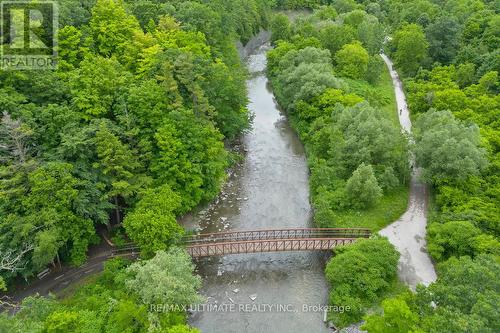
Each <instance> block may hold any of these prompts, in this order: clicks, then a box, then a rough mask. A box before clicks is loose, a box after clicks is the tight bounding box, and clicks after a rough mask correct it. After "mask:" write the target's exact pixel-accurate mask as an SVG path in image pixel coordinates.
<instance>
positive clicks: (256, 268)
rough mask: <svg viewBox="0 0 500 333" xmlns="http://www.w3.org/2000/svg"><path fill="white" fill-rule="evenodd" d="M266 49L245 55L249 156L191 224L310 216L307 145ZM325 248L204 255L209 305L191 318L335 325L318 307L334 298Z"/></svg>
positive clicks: (291, 222) (250, 223)
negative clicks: (272, 74)
mask: <svg viewBox="0 0 500 333" xmlns="http://www.w3.org/2000/svg"><path fill="white" fill-rule="evenodd" d="M268 49H269V46H268V45H264V46H262V47H260V48H258V49H256V50H255V51H254V52H253V54H251V55H250V56H249V57H248V59H247V63H248V68H249V71H250V73H251V78H250V79H249V80H248V82H247V85H248V94H249V95H248V97H249V102H250V103H249V108H250V110H251V112H252V113H253V114H254V116H255V118H254V121H253V128H252V130H251V132H249V133H248V134H246V135H245V136H244V138H243V140H242V143H241V145H242V150H243V151H245V159H244V161H242V162H241V164H240V165H239V166H237V167H236V168H234V170H233V171H232V174H231V176H230V178H229V180H228V182H227V184H226V186H225V187H224V189H223V193H222V194H221V195H220V196H219V198H218V199H217V200H216V201H215V202H214V203H212V204H211V205H210V206H209V207H207V208H206V209H204V210H202V211H201V212H200V213H198V214H196V215H194V216H191V217H187V218H186V220H185V221H184V224H185V227H186V228H187V229H197V230H199V231H200V232H217V231H225V230H254V229H267V228H269V229H272V228H294V227H309V226H311V224H312V221H311V207H310V205H309V186H308V168H307V162H306V158H305V154H304V148H303V146H302V144H301V142H300V141H299V139H298V137H297V136H296V134H295V133H294V131H293V130H292V129H291V128H290V126H289V124H288V122H287V119H286V117H285V115H284V114H283V113H281V112H280V110H279V108H278V106H277V104H276V102H275V100H274V96H273V93H272V92H271V90H270V88H269V84H268V80H267V78H266V74H265V67H266V51H267V50H268ZM324 256H325V254H324V253H323V254H320V253H313V252H283V253H257V254H244V255H230V256H224V257H213V258H208V259H200V260H198V262H197V267H198V273H199V274H200V275H201V276H202V277H203V288H202V290H201V293H202V294H203V295H204V296H205V297H206V299H207V305H206V306H205V307H204V308H200V309H198V310H199V311H195V312H194V313H193V315H192V316H191V318H190V324H191V325H193V326H196V327H198V328H200V329H201V330H202V331H203V332H204V333H224V332H231V333H232V332H235V333H236V332H238V333H240V332H252V333H265V332H274V333H282V332H314V333H321V332H330V331H329V330H328V329H327V327H326V325H325V324H324V323H323V311H322V309H319V308H318V306H324V305H326V304H327V301H328V291H327V290H328V288H327V285H326V282H325V279H324V275H323V269H324V262H325V257H324ZM252 298H254V300H252ZM305 307H307V308H305Z"/></svg>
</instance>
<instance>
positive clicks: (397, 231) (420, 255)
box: [379, 54, 436, 289]
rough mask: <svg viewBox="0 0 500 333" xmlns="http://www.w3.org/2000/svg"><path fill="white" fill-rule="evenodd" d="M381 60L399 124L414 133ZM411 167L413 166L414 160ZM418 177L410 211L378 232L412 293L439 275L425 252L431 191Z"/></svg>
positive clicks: (412, 189)
mask: <svg viewBox="0 0 500 333" xmlns="http://www.w3.org/2000/svg"><path fill="white" fill-rule="evenodd" d="M381 56H382V58H383V59H384V61H385V63H386V65H387V67H388V68H389V72H390V74H391V78H392V81H393V84H394V91H395V94H396V102H397V105H398V110H399V112H398V114H399V122H400V123H401V127H402V128H403V130H404V131H406V132H408V133H411V121H410V112H409V110H408V105H407V104H406V98H405V94H404V91H403V84H402V82H401V80H400V79H399V76H398V73H397V72H396V71H395V70H394V67H393V64H392V61H391V60H390V59H389V58H388V57H387V56H386V55H384V54H382V55H381ZM411 164H412V165H414V159H413V157H412V160H411ZM419 173H420V169H419V168H414V170H413V173H412V177H411V182H410V198H409V205H408V210H407V211H406V212H405V213H404V214H403V216H401V217H400V218H399V220H397V221H396V222H394V223H392V224H391V225H389V226H387V227H386V228H385V229H383V230H381V231H380V232H379V233H380V234H381V235H383V236H386V237H387V238H389V241H390V242H391V243H392V244H394V246H395V247H396V248H397V249H398V251H399V252H400V253H401V258H400V260H399V277H400V279H401V280H402V281H403V282H405V283H406V284H407V285H408V286H409V287H410V288H412V289H415V287H416V286H417V284H419V283H423V284H424V285H429V284H430V283H431V282H434V281H435V280H436V272H435V270H434V265H433V264H432V261H431V258H430V257H429V255H428V253H427V251H426V240H425V233H426V226H427V203H428V200H429V189H428V187H427V186H426V185H425V184H423V183H421V182H420V181H419Z"/></svg>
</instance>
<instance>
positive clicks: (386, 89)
mask: <svg viewBox="0 0 500 333" xmlns="http://www.w3.org/2000/svg"><path fill="white" fill-rule="evenodd" d="M375 87H376V89H378V90H380V91H381V92H383V93H384V95H387V96H389V103H387V104H385V105H383V106H382V110H384V111H385V112H386V114H387V115H388V116H389V117H390V118H391V121H392V122H393V123H394V124H395V125H397V126H401V125H400V123H399V116H398V106H397V104H396V95H395V92H394V86H393V84H392V78H391V74H390V73H389V69H388V68H387V66H385V65H384V70H383V71H382V75H380V80H379V82H378V83H377V84H376V86H375Z"/></svg>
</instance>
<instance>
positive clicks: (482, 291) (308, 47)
mask: <svg viewBox="0 0 500 333" xmlns="http://www.w3.org/2000/svg"><path fill="white" fill-rule="evenodd" d="M306 5H307V6H309V7H314V5H311V4H309V3H307V4H306ZM292 7H293V6H292ZM499 17H500V16H499V15H498V14H497V13H496V11H495V7H494V5H493V4H491V3H487V2H482V1H471V2H469V1H445V2H442V3H439V4H437V3H435V2H431V1H425V0H423V1H420V0H419V1H407V2H400V1H384V2H378V1H377V2H371V1H365V2H361V3H360V2H354V1H332V3H331V5H330V6H325V7H319V8H317V9H316V10H314V12H313V14H312V15H309V16H307V17H304V18H300V19H298V20H296V21H295V22H294V23H291V22H290V21H289V20H288V19H287V18H286V17H285V16H284V15H278V16H276V17H274V18H273V20H272V21H271V29H272V30H273V32H274V38H273V39H274V42H275V44H276V48H275V50H273V51H271V52H270V53H269V62H270V67H269V68H270V70H269V75H270V77H271V80H272V82H273V88H274V89H275V92H276V95H277V97H278V100H279V102H280V104H281V105H282V106H283V107H284V108H285V109H286V110H287V113H288V114H289V117H290V119H291V122H292V124H293V126H294V127H295V128H296V130H297V132H298V133H299V135H300V137H301V138H302V140H303V141H304V143H305V145H306V148H307V152H308V159H309V164H310V168H311V180H310V186H311V193H312V201H313V205H314V208H315V221H316V223H317V224H318V225H319V226H331V227H343V226H349V227H352V226H363V227H370V228H372V229H373V230H377V229H379V228H380V227H381V226H383V225H384V224H387V223H389V222H392V219H391V218H389V216H388V215H385V216H379V215H377V214H376V213H374V212H377V211H378V210H377V209H376V207H383V208H384V209H383V211H384V212H387V211H388V210H387V207H398V195H396V196H393V197H391V191H397V188H398V186H400V185H403V184H405V182H406V181H407V180H408V169H407V161H408V159H407V157H408V155H406V152H407V148H410V150H412V151H413V152H414V154H415V157H416V161H417V164H418V165H419V166H421V167H422V169H423V175H422V178H423V180H425V181H426V182H427V183H428V184H429V185H430V186H431V188H432V190H433V197H432V211H431V212H430V224H429V226H428V251H429V253H430V255H431V256H432V258H433V259H434V260H435V262H436V264H437V270H438V280H437V281H436V282H435V283H433V284H431V285H430V286H429V287H424V286H419V287H418V288H417V291H416V293H412V292H409V291H408V292H405V291H402V289H401V286H398V285H397V284H395V283H394V282H395V277H396V265H397V254H395V253H394V249H393V248H392V246H390V244H387V241H385V240H379V239H375V240H368V241H364V242H360V243H358V244H356V245H355V246H351V247H348V248H342V249H338V250H336V251H335V252H336V256H334V257H333V258H332V259H331V261H330V262H329V263H328V265H327V268H326V277H327V279H328V281H329V282H330V284H331V286H332V290H331V293H330V301H331V302H332V303H333V304H339V303H341V304H349V305H350V306H351V308H353V309H354V311H350V312H346V313H344V314H332V315H331V319H332V320H333V321H334V322H335V323H336V324H337V325H339V326H341V327H343V326H346V325H348V324H351V323H355V322H357V321H359V320H361V319H362V318H364V319H365V320H366V324H365V325H364V326H363V328H364V329H365V330H368V332H380V333H382V332H496V331H498V330H499V329H500V326H499V325H500V322H499V321H498V308H499V305H500V299H499V298H498V295H499V293H500V285H499V283H498V277H499V276H500V266H499V264H498V262H499V261H498V259H499V257H498V255H499V254H500V252H499V250H500V247H499V245H500V243H499V241H498V235H499V234H498V226H499V220H500V212H499V210H498V207H499V205H498V202H500V200H499V199H500V198H499V193H500V192H499V178H498V174H499V169H498V148H499V147H498V137H499V133H498V119H499V117H498V115H499V105H500V104H499V102H500V100H499V96H498V92H499V89H500V86H499V81H498V71H499V67H500V64H499V62H498V59H499V57H498V52H499V51H498V38H499V37H498V36H499V34H498V22H499ZM386 35H388V36H390V38H389V39H388V40H386V42H387V43H385V44H384V40H385V36H386ZM382 47H383V48H384V49H385V51H386V52H387V53H388V54H389V55H390V56H391V57H392V58H393V59H394V61H395V65H396V68H397V69H398V71H399V72H400V73H401V74H402V76H403V79H404V87H405V90H406V92H407V96H408V103H409V107H410V110H411V111H412V112H413V113H412V116H413V118H414V119H415V120H416V123H415V125H416V126H415V129H414V136H413V139H414V144H411V145H409V146H408V145H407V143H406V142H408V141H406V140H405V138H402V137H401V134H399V131H398V127H397V124H396V123H394V122H393V123H391V122H390V118H391V115H390V114H391V113H392V114H393V115H396V112H397V110H396V109H395V107H394V105H393V104H392V105H391V103H388V102H387V100H386V99H384V98H382V96H383V95H382V93H383V91H384V90H383V89H382V87H381V85H382V84H381V82H383V75H381V74H380V73H381V71H382V69H381V68H382V66H381V65H380V59H379V58H378V57H377V55H376V54H377V53H378V52H379V49H380V48H382ZM396 193H397V192H396ZM403 197H404V196H403ZM399 198H401V195H400V196H399ZM346 216H347V217H349V218H348V219H346V218H345V217H346ZM370 243H374V244H375V243H378V244H377V246H373V247H371V245H370ZM381 243H384V244H385V245H383V244H381ZM384 249H387V250H384ZM381 258H383V259H381ZM386 265H387V266H386ZM340 267H342V269H341V268H340ZM339 272H341V273H339ZM465 290H467V292H466V291H465ZM390 294H394V295H396V294H397V296H395V297H388V295H390ZM383 298H387V299H385V300H384V301H383V302H382V307H379V306H378V304H380V301H381V300H382V299H383ZM367 313H369V315H368V316H366V315H365V314H367Z"/></svg>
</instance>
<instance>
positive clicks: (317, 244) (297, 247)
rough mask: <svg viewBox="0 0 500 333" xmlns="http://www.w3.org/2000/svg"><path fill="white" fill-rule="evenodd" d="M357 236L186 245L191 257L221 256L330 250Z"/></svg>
mask: <svg viewBox="0 0 500 333" xmlns="http://www.w3.org/2000/svg"><path fill="white" fill-rule="evenodd" d="M356 240H358V239H357V238H310V239H307V238H302V239H266V240H258V241H254V240H250V241H248V240H247V241H237V242H226V243H208V244H197V245H190V246H187V247H186V250H187V251H188V253H189V254H190V255H191V256H192V257H193V258H199V257H208V256H222V255H227V254H240V253H258V252H284V251H320V250H331V249H333V248H334V247H336V246H339V245H347V244H351V243H353V242H355V241H356Z"/></svg>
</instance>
